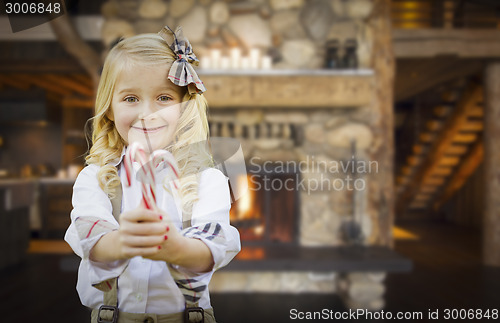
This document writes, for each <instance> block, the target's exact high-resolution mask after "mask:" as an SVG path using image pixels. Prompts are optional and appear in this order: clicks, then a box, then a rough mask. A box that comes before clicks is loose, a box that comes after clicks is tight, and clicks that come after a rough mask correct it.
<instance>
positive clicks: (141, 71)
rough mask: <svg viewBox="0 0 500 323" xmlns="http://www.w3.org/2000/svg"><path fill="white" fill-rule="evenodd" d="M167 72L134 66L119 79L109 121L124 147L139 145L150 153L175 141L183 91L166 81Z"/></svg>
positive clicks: (163, 68) (163, 67) (162, 68)
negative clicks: (136, 143)
mask: <svg viewBox="0 0 500 323" xmlns="http://www.w3.org/2000/svg"><path fill="white" fill-rule="evenodd" d="M169 69H170V66H169V65H168V64H167V65H165V64H161V65H160V64H158V65H152V66H151V65H141V64H139V63H134V64H130V65H129V66H128V67H127V68H125V69H124V70H123V71H122V72H121V73H120V75H119V76H118V79H117V81H116V84H115V89H114V92H113V99H112V101H111V112H112V116H110V118H111V120H113V121H114V123H115V126H116V129H117V130H118V133H119V134H120V136H121V137H122V139H123V140H124V141H125V143H126V144H130V143H132V142H134V141H138V142H139V143H141V144H142V146H143V147H144V149H145V150H146V151H149V152H152V151H154V150H156V149H163V148H165V147H167V146H168V145H169V144H171V143H172V141H173V140H174V133H175V129H176V127H177V122H178V121H179V116H180V114H181V102H182V97H183V96H184V89H183V88H182V87H180V86H177V85H175V84H173V83H172V82H171V81H170V80H169V79H168V78H167V75H168V71H169Z"/></svg>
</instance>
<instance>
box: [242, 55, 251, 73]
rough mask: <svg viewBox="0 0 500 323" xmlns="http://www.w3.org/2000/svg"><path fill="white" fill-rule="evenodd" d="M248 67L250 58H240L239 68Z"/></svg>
mask: <svg viewBox="0 0 500 323" xmlns="http://www.w3.org/2000/svg"><path fill="white" fill-rule="evenodd" d="M250 68H251V64H250V58H249V57H247V56H244V57H242V58H241V69H243V70H249V69H250Z"/></svg>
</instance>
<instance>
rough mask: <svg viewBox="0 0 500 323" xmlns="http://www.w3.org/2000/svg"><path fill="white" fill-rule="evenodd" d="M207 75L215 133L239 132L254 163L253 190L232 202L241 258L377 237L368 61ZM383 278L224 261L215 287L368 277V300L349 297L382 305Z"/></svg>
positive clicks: (298, 286)
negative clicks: (237, 266)
mask: <svg viewBox="0 0 500 323" xmlns="http://www.w3.org/2000/svg"><path fill="white" fill-rule="evenodd" d="M202 77H203V80H204V82H205V83H206V84H207V86H208V88H209V90H211V91H210V93H209V92H208V91H207V100H208V101H209V102H210V115H209V125H210V132H211V136H213V137H231V138H237V139H238V140H239V141H240V143H241V146H242V150H243V154H244V156H245V161H246V166H247V174H243V175H242V176H245V178H243V180H246V181H247V182H248V186H249V191H248V193H247V195H246V196H245V197H244V199H243V200H238V201H236V202H235V203H234V204H233V208H232V211H231V216H232V219H231V221H232V223H233V224H234V225H235V226H236V227H237V228H238V229H239V231H240V234H241V236H242V245H243V250H242V252H241V254H240V255H239V256H238V259H241V260H244V261H252V260H261V259H263V258H266V257H269V256H266V254H265V253H266V248H261V247H263V246H264V247H265V246H269V245H271V246H274V247H276V246H281V248H285V249H286V246H290V245H293V246H295V247H310V248H313V249H314V248H318V247H319V248H324V247H333V248H335V247H345V246H352V245H358V246H372V245H377V244H378V241H379V239H380V234H381V228H380V223H381V222H384V221H385V219H383V217H386V216H387V213H386V212H384V205H380V189H379V183H378V178H377V175H378V171H379V165H378V161H377V160H375V159H373V158H372V156H373V152H374V151H377V150H378V149H379V148H380V145H381V144H382V143H381V140H380V138H378V137H377V135H376V133H375V131H374V130H373V127H372V122H373V120H374V118H376V113H375V112H374V109H373V105H372V104H373V99H372V98H373V96H374V93H373V91H374V75H373V73H372V72H371V71H370V70H365V69H358V70H353V71H342V72H338V71H330V72H327V71H321V72H319V73H318V72H317V71H314V70H309V71H307V72H304V71H301V72H294V71H287V70H279V71H278V70H275V71H266V72H260V73H249V74H243V73H234V74H231V73H229V72H226V73H224V74H218V73H213V72H210V73H209V72H206V73H205V72H202ZM290 79H292V80H293V82H290ZM263 83H265V85H263ZM241 84H245V85H246V86H245V87H244V88H241V87H240V85H241ZM315 86H317V87H318V88H319V89H321V90H318V91H317V90H316V89H315ZM307 89H309V90H307ZM311 93H313V94H311ZM252 96H253V97H255V98H256V99H255V100H252V99H251V98H252ZM276 96H279V97H280V98H279V100H277V99H276ZM311 96H314V99H310V98H311ZM248 102H252V103H253V104H255V105H254V106H249V105H248V104H249V103H248ZM381 206H382V207H381ZM385 207H386V208H387V206H385ZM273 225H274V226H275V227H276V228H277V229H279V230H281V232H280V231H279V230H278V231H275V230H274V229H276V228H273ZM282 237H286V238H282ZM285 249H283V250H285ZM311 250H312V249H311ZM264 267H265V266H264ZM384 277H385V273H384V272H383V271H369V272H366V273H360V272H356V273H343V274H339V272H338V271H334V270H331V271H325V270H324V269H321V270H317V268H316V269H315V268H314V266H313V265H312V266H311V267H310V270H303V269H301V270H293V268H292V269H290V268H288V269H287V268H285V266H284V268H282V270H277V269H276V267H273V270H265V268H263V269H260V270H258V271H249V270H244V271H240V270H227V271H226V270H222V271H221V272H217V273H216V274H215V275H214V279H213V281H212V284H211V290H212V291H214V292H234V291H240V292H241V291H247V292H320V293H332V292H338V293H340V294H343V293H344V294H345V293H348V292H345V291H349V290H352V289H353V288H355V289H356V288H358V289H359V288H360V287H359V286H360V285H359V284H361V286H362V287H361V290H363V291H362V292H361V293H363V295H364V296H362V297H361V296H359V297H361V298H363V299H362V301H360V300H359V299H360V298H359V297H358V300H357V301H353V300H352V299H351V297H350V296H349V297H346V302H347V304H349V306H352V307H363V308H371V309H377V308H380V307H381V306H383V298H382V295H383V292H384V286H383V279H384ZM353 286H354V287H353ZM366 295H371V296H369V297H367V296H366ZM356 302H357V303H356Z"/></svg>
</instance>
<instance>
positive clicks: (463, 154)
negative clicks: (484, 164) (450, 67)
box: [396, 84, 483, 214]
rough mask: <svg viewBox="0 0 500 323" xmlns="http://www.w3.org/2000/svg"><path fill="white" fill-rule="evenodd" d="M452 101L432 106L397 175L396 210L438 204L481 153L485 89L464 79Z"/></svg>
mask: <svg viewBox="0 0 500 323" xmlns="http://www.w3.org/2000/svg"><path fill="white" fill-rule="evenodd" d="M462 93H463V95H462V97H461V98H460V99H459V100H458V101H457V103H456V106H455V107H452V106H447V105H442V106H436V107H435V108H434V110H433V114H432V117H431V118H430V119H429V120H427V122H426V123H425V127H424V130H423V131H421V133H420V134H419V135H418V139H417V141H416V143H415V144H414V145H413V146H412V150H411V153H410V155H409V156H408V157H407V158H406V163H405V164H404V165H403V166H402V167H401V168H400V170H399V172H398V173H397V176H396V212H397V214H401V213H406V212H408V211H410V212H411V211H426V210H429V209H433V210H438V209H439V208H440V207H441V206H442V205H443V204H444V203H445V202H446V201H447V200H448V199H449V198H450V197H451V196H453V194H454V193H455V192H456V191H457V190H458V189H459V188H460V187H462V185H463V184H464V183H465V181H466V180H467V178H468V177H469V176H470V175H472V174H473V173H474V171H475V170H476V168H477V166H478V165H479V164H480V163H481V161H482V158H483V140H482V130H483V91H482V88H481V86H479V85H477V84H472V85H468V86H467V87H466V88H465V89H464V91H463V92H462Z"/></svg>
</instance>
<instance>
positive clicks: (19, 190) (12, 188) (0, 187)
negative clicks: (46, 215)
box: [0, 178, 36, 211]
mask: <svg viewBox="0 0 500 323" xmlns="http://www.w3.org/2000/svg"><path fill="white" fill-rule="evenodd" d="M35 189H36V181H35V180H34V179H22V178H19V179H16V178H13V179H2V180H0V200H1V202H0V208H1V209H2V211H5V210H6V211H10V210H14V209H19V208H25V207H30V206H31V205H32V204H33V203H34V202H35Z"/></svg>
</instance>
